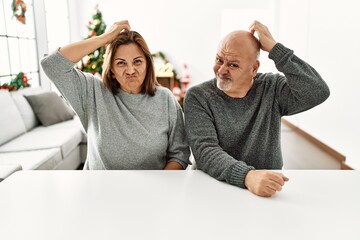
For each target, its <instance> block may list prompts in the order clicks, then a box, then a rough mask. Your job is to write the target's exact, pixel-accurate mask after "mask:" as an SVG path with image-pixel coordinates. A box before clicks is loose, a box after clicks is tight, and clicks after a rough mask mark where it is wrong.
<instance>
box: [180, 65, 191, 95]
mask: <svg viewBox="0 0 360 240" xmlns="http://www.w3.org/2000/svg"><path fill="white" fill-rule="evenodd" d="M180 82H181V84H182V92H183V94H185V93H186V91H187V88H188V85H189V83H190V75H189V69H188V66H187V65H186V64H184V65H183V70H182V76H181V78H180Z"/></svg>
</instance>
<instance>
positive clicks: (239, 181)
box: [229, 162, 255, 188]
mask: <svg viewBox="0 0 360 240" xmlns="http://www.w3.org/2000/svg"><path fill="white" fill-rule="evenodd" d="M250 170H255V168H254V167H252V166H248V165H246V164H245V163H244V162H237V163H236V164H234V166H233V168H232V169H231V172H230V179H229V183H230V184H232V185H235V186H238V187H241V188H246V186H245V177H246V175H247V174H248V172H249V171H250Z"/></svg>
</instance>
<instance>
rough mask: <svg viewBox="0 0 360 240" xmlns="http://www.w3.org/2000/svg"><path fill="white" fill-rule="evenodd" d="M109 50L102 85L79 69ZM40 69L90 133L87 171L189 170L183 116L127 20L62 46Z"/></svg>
mask: <svg viewBox="0 0 360 240" xmlns="http://www.w3.org/2000/svg"><path fill="white" fill-rule="evenodd" d="M105 45H108V46H107V50H106V56H105V59H104V69H103V74H102V78H103V79H102V81H101V80H100V79H98V78H96V77H94V76H93V75H92V74H89V73H83V72H81V71H79V70H77V69H75V68H74V65H75V63H77V62H78V61H80V60H81V59H82V58H83V57H84V56H86V55H88V54H89V53H91V52H93V51H95V50H96V49H98V48H99V47H101V46H105ZM41 65H42V68H43V70H44V71H45V73H46V74H47V76H48V77H49V78H50V79H51V80H52V81H53V83H54V84H55V85H56V86H57V88H58V89H59V90H60V91H61V93H62V94H63V95H64V97H65V98H66V99H67V101H68V102H69V103H70V104H71V106H72V107H73V109H74V110H75V111H76V113H77V115H78V116H79V118H80V120H81V122H82V124H83V126H84V129H85V130H86V132H87V138H88V139H87V140H88V143H87V144H88V152H87V159H86V162H85V166H84V169H91V170H92V169H185V168H186V167H187V165H188V164H189V155H190V149H189V146H188V144H187V142H186V138H185V131H184V121H183V113H182V110H181V107H180V105H179V104H178V103H177V101H176V99H175V98H174V96H173V95H172V93H171V92H170V91H169V90H168V89H166V88H164V87H161V86H159V84H158V83H157V81H156V77H155V72H154V65H153V60H152V57H151V53H150V51H149V49H148V46H147V44H146V42H145V40H144V39H143V38H142V36H141V35H140V34H139V33H137V32H135V31H130V26H129V23H128V21H120V22H116V23H115V24H114V25H113V26H112V27H111V28H110V30H109V31H108V32H106V33H104V34H102V35H100V36H97V37H93V38H90V39H86V40H82V41H79V42H76V43H72V44H69V45H67V46H64V47H61V48H60V49H59V50H58V51H56V52H55V53H53V54H51V55H49V56H47V57H45V58H44V59H43V60H42V61H41Z"/></svg>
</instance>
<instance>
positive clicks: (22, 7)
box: [11, 0, 26, 24]
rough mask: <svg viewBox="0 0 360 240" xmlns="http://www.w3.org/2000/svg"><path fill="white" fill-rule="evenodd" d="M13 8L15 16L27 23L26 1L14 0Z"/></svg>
mask: <svg viewBox="0 0 360 240" xmlns="http://www.w3.org/2000/svg"><path fill="white" fill-rule="evenodd" d="M11 9H12V11H13V17H15V18H16V19H17V20H18V21H19V22H21V23H22V24H25V23H26V17H25V13H26V3H25V2H24V1H22V0H13V2H12V4H11Z"/></svg>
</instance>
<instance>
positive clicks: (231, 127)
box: [184, 21, 330, 197]
mask: <svg viewBox="0 0 360 240" xmlns="http://www.w3.org/2000/svg"><path fill="white" fill-rule="evenodd" d="M255 32H256V33H257V35H258V39H257V38H256V37H255V36H254V33H255ZM260 48H261V49H262V50H263V51H266V52H268V53H269V58H270V59H272V60H273V61H274V63H275V65H276V67H277V69H278V70H279V71H280V72H282V73H283V74H284V75H285V76H284V75H282V74H274V73H265V74H263V73H257V71H258V69H259V66H260V63H259V60H258V56H259V52H260ZM213 69H214V72H215V79H212V80H210V81H207V82H204V83H201V84H199V85H197V86H194V87H192V88H191V89H189V90H188V92H187V94H186V96H185V103H184V109H185V128H186V131H187V136H188V139H189V141H190V146H191V148H192V151H193V154H194V157H195V160H196V164H197V167H198V168H199V169H201V170H203V171H204V172H206V173H208V174H209V175H210V176H212V177H214V178H216V179H218V180H221V181H226V182H228V183H230V184H232V185H236V186H239V187H241V188H247V189H249V190H250V191H251V192H252V193H254V194H256V195H259V196H265V197H270V196H272V195H274V194H275V193H276V192H277V191H280V190H281V189H282V186H283V185H284V183H285V182H286V181H288V180H289V179H288V178H287V177H286V176H284V175H283V174H282V173H280V172H274V171H269V170H268V169H281V168H282V166H283V162H282V155H281V147H280V127H281V126H280V125H281V117H282V116H286V115H292V114H295V113H299V112H302V111H305V110H308V109H310V108H312V107H314V106H316V105H318V104H320V103H322V102H324V101H325V100H326V99H327V98H328V97H329V95H330V91H329V88H328V86H327V85H326V83H325V82H324V81H323V79H322V78H321V76H320V75H319V74H318V73H317V72H316V70H315V69H314V68H312V67H311V66H310V65H309V64H307V63H306V62H304V61H303V60H301V59H299V58H298V57H297V56H295V55H294V53H293V51H292V50H290V49H288V48H286V47H285V46H283V45H282V44H280V43H277V42H276V41H275V40H274V38H273V37H272V35H271V33H270V32H269V30H268V28H267V27H266V26H264V25H263V24H261V23H260V22H257V21H255V22H254V23H253V24H252V25H251V27H250V32H247V31H235V32H232V33H230V34H228V35H227V36H226V37H225V38H224V39H223V40H222V41H221V42H220V44H219V47H218V51H217V54H216V59H215V64H214V67H213ZM265 169H266V170H265Z"/></svg>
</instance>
